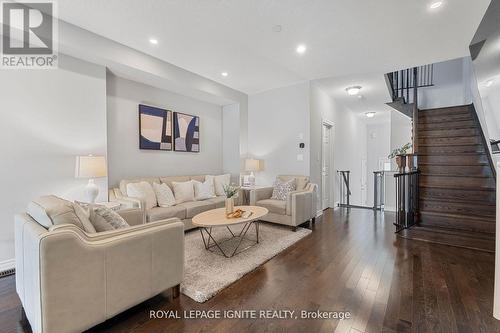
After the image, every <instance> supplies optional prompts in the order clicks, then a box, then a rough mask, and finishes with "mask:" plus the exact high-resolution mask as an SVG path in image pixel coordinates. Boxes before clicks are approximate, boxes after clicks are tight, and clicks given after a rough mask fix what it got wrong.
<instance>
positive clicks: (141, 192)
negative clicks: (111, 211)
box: [127, 181, 158, 209]
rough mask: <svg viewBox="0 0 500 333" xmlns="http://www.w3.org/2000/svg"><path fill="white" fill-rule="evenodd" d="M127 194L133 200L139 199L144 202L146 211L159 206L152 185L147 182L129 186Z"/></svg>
mask: <svg viewBox="0 0 500 333" xmlns="http://www.w3.org/2000/svg"><path fill="white" fill-rule="evenodd" d="M127 194H128V196H129V197H131V198H137V199H141V200H142V201H144V203H145V205H146V207H145V208H146V209H151V208H153V207H156V206H158V201H157V200H156V194H155V191H154V190H153V186H151V183H149V182H147V181H142V182H139V183H129V184H127Z"/></svg>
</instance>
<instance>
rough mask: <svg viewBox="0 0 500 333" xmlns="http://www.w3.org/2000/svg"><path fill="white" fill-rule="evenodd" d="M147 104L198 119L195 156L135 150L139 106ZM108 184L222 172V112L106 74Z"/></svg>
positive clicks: (182, 97)
mask: <svg viewBox="0 0 500 333" xmlns="http://www.w3.org/2000/svg"><path fill="white" fill-rule="evenodd" d="M139 104H147V105H151V106H157V107H161V108H166V109H169V110H173V111H179V112H183V113H187V114H192V115H197V116H199V117H200V149H201V151H200V152H199V153H183V152H173V151H154V150H140V149H139V115H138V112H139V111H138V105H139ZM107 105H108V106H107V114H108V154H109V159H108V160H109V184H110V186H114V185H117V184H118V183H119V181H120V180H121V179H124V178H130V177H138V176H164V175H194V174H220V173H221V172H222V108H221V107H220V106H218V105H215V104H210V103H206V102H201V101H198V100H196V99H193V98H190V97H186V96H182V95H178V94H176V93H172V92H169V91H166V90H161V89H158V88H154V87H151V86H147V85H144V84H142V83H137V82H134V81H130V80H126V79H123V78H119V77H117V76H114V75H112V74H109V73H108V79H107Z"/></svg>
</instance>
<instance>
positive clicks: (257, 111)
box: [248, 82, 309, 185]
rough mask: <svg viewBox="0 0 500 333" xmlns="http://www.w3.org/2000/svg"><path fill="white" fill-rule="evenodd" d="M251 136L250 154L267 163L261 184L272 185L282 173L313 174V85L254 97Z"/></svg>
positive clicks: (250, 112) (260, 175)
mask: <svg viewBox="0 0 500 333" xmlns="http://www.w3.org/2000/svg"><path fill="white" fill-rule="evenodd" d="M248 133H249V135H248V155H250V156H251V157H255V158H258V159H262V160H264V170H263V171H261V172H258V173H256V174H255V176H256V183H257V184H261V185H271V184H272V183H273V181H274V179H275V178H276V176H277V175H279V174H297V175H309V82H304V83H299V84H296V85H292V86H289V87H284V88H279V89H274V90H270V91H266V92H263V93H259V94H255V95H250V96H249V98H248ZM301 135H302V137H303V138H302V139H301V138H300V136H301ZM300 142H304V143H305V148H304V149H300V148H299V143H300ZM299 154H300V155H302V158H303V159H302V160H301V161H299V160H298V159H297V155H299Z"/></svg>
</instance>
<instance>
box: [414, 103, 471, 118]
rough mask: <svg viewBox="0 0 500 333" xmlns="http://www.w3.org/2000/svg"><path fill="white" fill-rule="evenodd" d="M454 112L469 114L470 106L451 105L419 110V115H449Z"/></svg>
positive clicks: (454, 113)
mask: <svg viewBox="0 0 500 333" xmlns="http://www.w3.org/2000/svg"><path fill="white" fill-rule="evenodd" d="M456 114H469V115H470V114H471V110H470V107H469V106H468V105H467V106H453V107H449V108H440V109H430V110H420V111H419V116H420V115H421V116H445V115H446V116H449V115H456Z"/></svg>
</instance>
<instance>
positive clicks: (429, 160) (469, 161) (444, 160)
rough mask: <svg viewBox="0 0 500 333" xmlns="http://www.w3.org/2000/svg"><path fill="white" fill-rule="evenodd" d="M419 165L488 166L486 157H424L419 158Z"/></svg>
mask: <svg viewBox="0 0 500 333" xmlns="http://www.w3.org/2000/svg"><path fill="white" fill-rule="evenodd" d="M418 163H419V165H421V164H433V165H457V166H463V165H468V166H478V165H481V164H488V157H487V156H486V155H484V154H483V155H423V156H419V157H418Z"/></svg>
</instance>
